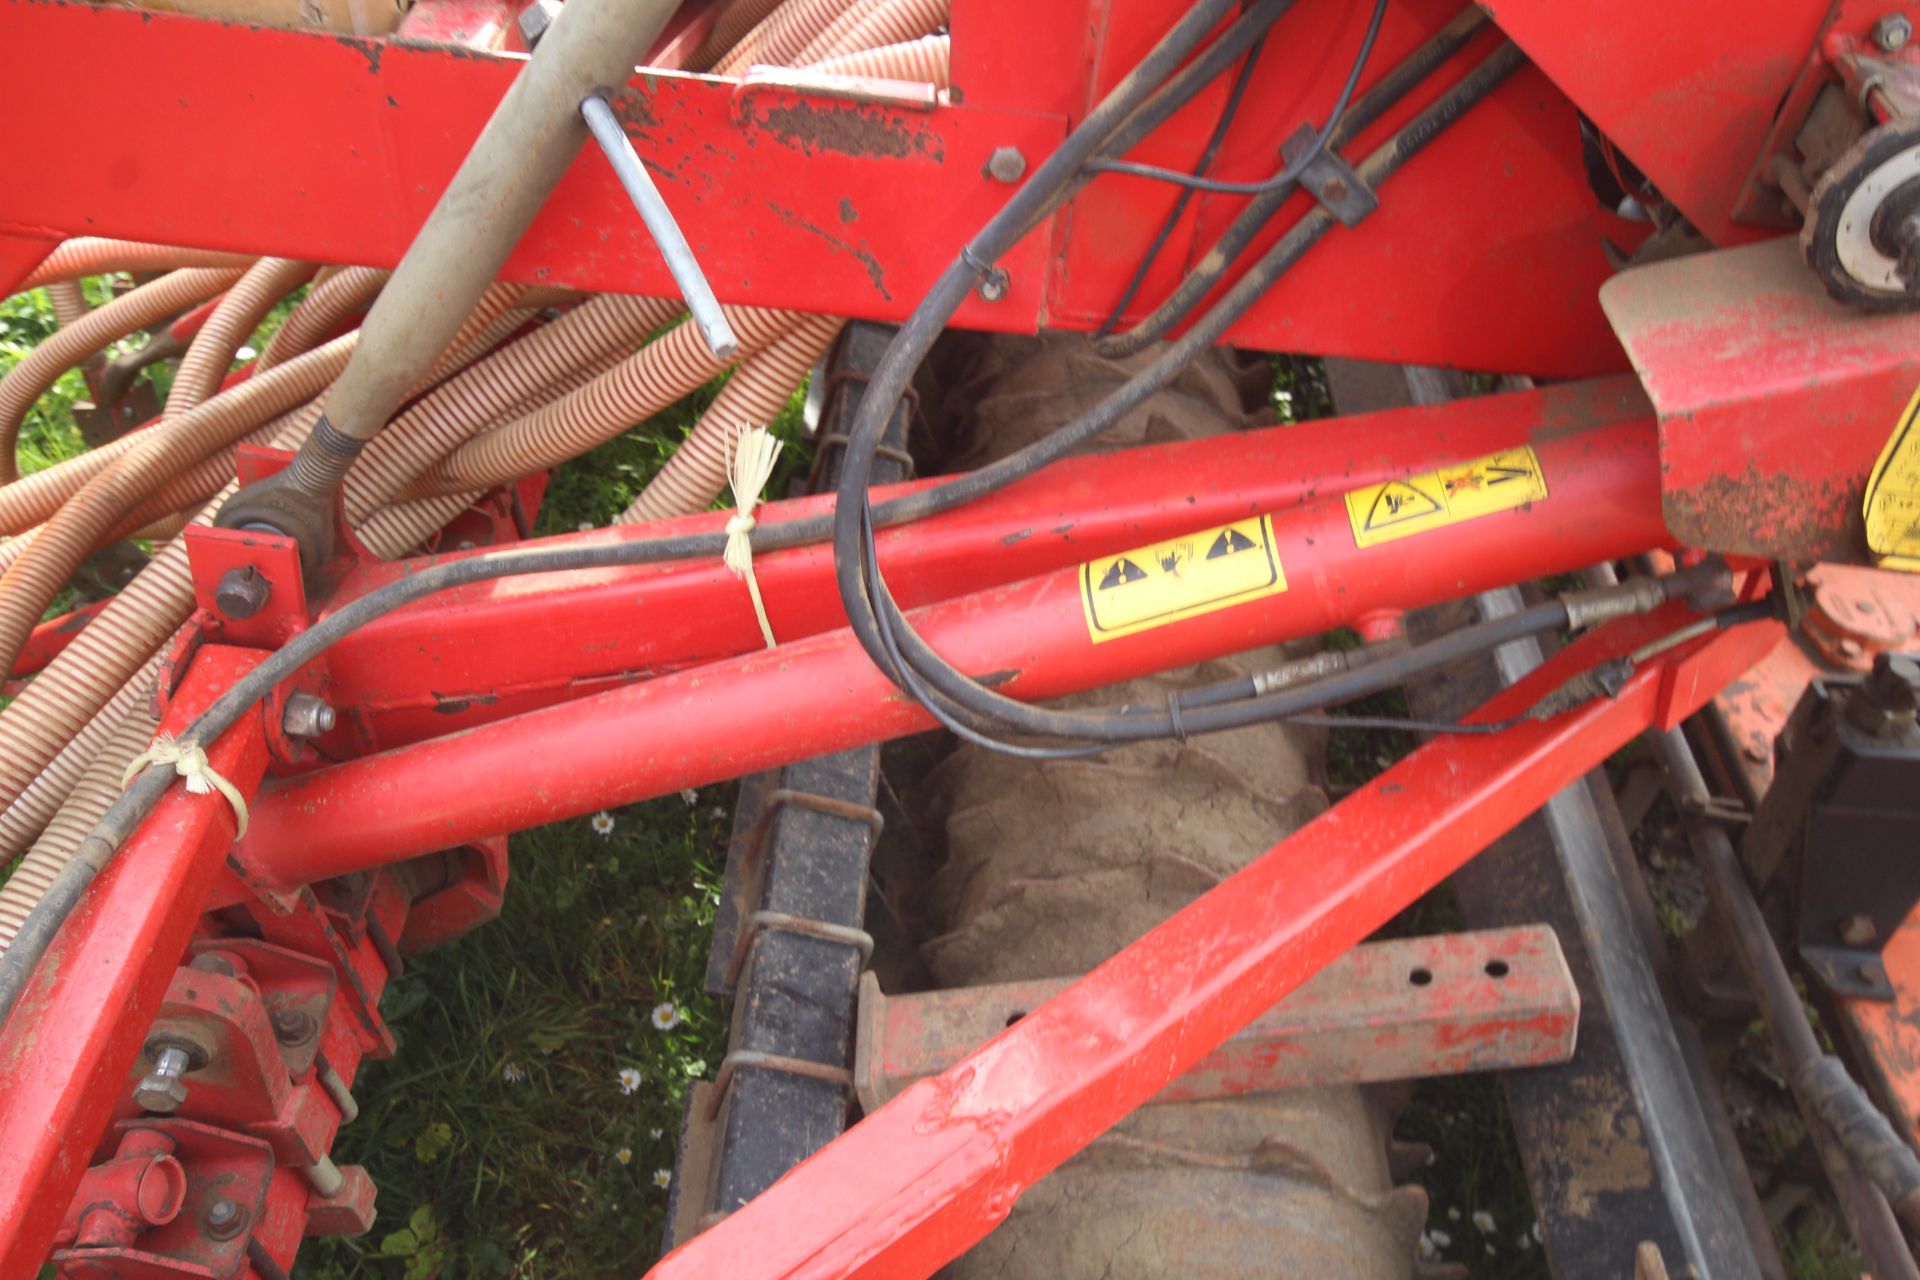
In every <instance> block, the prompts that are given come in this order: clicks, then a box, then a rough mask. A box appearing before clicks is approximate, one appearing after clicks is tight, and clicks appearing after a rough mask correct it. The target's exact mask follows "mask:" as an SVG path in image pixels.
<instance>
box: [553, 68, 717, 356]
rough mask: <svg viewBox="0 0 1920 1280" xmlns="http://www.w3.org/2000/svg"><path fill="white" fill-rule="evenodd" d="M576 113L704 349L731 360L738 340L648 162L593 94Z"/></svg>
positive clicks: (604, 103)
mask: <svg viewBox="0 0 1920 1280" xmlns="http://www.w3.org/2000/svg"><path fill="white" fill-rule="evenodd" d="M580 114H581V116H583V117H584V118H585V119H586V122H587V128H589V129H591V130H592V131H593V136H594V140H595V141H597V142H598V143H599V144H600V149H601V150H602V151H604V152H606V154H607V163H608V164H610V165H612V166H613V172H614V176H616V177H618V178H619V179H620V185H621V186H623V187H625V188H626V189H627V198H628V199H630V200H632V201H633V207H634V208H635V209H637V210H638V211H639V213H640V221H642V222H644V223H646V225H647V231H648V232H649V233H650V234H651V235H652V236H653V242H654V243H655V244H657V245H659V246H660V256H661V257H663V258H665V259H666V260H667V270H668V271H669V272H671V273H672V274H673V282H674V283H675V284H677V285H679V286H680V296H681V297H683V298H685V299H686V300H687V309H688V310H689V311H691V312H693V322H694V323H695V324H697V325H699V326H700V336H701V337H703V338H705V339H706V340H707V348H708V349H709V350H710V351H712V352H713V354H714V355H715V356H716V357H718V358H719V359H721V360H731V359H733V358H734V357H735V356H737V355H739V354H740V341H739V339H737V338H735V337H734V336H733V328H732V326H731V325H729V324H728V323H727V317H726V315H725V313H723V312H722V311H721V310H720V300H719V299H718V298H715V297H714V296H713V289H712V288H711V287H710V286H709V285H708V284H707V277H706V275H705V274H704V273H703V272H702V271H701V270H700V264H699V262H697V261H696V260H695V259H694V256H693V249H692V248H691V247H690V246H689V245H688V244H687V238H686V237H685V236H684V235H682V234H680V224H679V223H677V222H675V221H674V220H673V212H672V210H670V209H668V208H667V202H666V201H665V200H662V199H661V198H660V190H659V188H657V187H655V186H654V185H653V178H652V176H651V175H650V174H648V173H647V166H646V165H644V164H641V163H640V156H639V153H637V152H636V151H634V149H633V143H632V141H630V140H629V139H628V137H627V131H626V130H625V129H622V128H621V127H620V122H619V121H618V120H617V119H615V118H614V114H613V108H612V107H610V106H608V105H607V100H606V99H605V98H604V97H602V96H600V95H599V94H597V93H595V94H590V95H588V96H587V98H586V100H585V101H583V102H581V104H580Z"/></svg>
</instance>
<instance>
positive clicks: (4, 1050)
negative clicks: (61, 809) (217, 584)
mask: <svg viewBox="0 0 1920 1280" xmlns="http://www.w3.org/2000/svg"><path fill="white" fill-rule="evenodd" d="M264 656H265V655H264V654H261V653H258V652H256V651H253V650H249V649H230V648H221V647H208V648H204V649H202V650H201V651H200V653H199V655H198V656H197V657H196V658H195V660H194V663H193V665H192V667H191V668H189V670H188V672H187V674H186V678H185V680H184V681H183V683H182V684H181V686H180V689H179V690H178V692H176V693H175V694H174V697H173V700H172V703H171V705H170V706H169V707H168V709H167V715H166V719H165V721H164V722H163V726H162V727H163V728H164V729H165V730H167V731H168V732H174V733H177V732H179V731H180V730H182V729H184V728H185V727H186V725H187V723H188V722H189V721H191V720H192V719H193V717H194V716H196V715H198V714H199V713H200V712H201V711H203V710H205V709H206V707H207V705H208V704H209V703H211V702H212V701H213V699H214V698H216V697H217V696H219V695H220V694H221V693H222V692H224V691H225V690H226V689H227V688H228V687H229V686H231V685H232V684H233V683H234V682H235V681H236V680H238V679H240V678H241V677H242V676H244V675H245V674H246V673H247V672H248V671H251V670H252V669H253V668H254V667H255V666H257V665H258V664H259V663H260V661H261V659H262V658H263V657H264ZM207 756H208V759H209V761H210V762H211V763H212V765H213V767H214V768H215V769H216V770H217V771H219V773H220V774H221V775H222V776H224V777H226V778H227V779H228V780H229V781H231V782H232V783H233V784H234V786H236V787H238V788H239V789H240V792H241V794H242V795H250V794H251V793H252V792H253V790H254V788H255V787H257V786H258V785H259V783H260V778H261V776H262V774H263V773H264V771H265V769H266V763H267V744H266V738H265V737H264V735H262V733H261V732H260V723H259V721H258V720H257V719H253V718H247V719H243V720H242V721H241V722H240V723H239V724H238V725H236V726H235V727H234V728H233V729H231V730H229V731H228V732H227V733H225V734H223V735H222V736H221V737H220V738H219V739H218V740H217V741H216V742H214V743H213V745H212V746H210V747H209V748H208V749H207ZM233 831H234V815H233V810H232V809H231V808H230V807H228V804H227V801H226V800H225V799H224V798H223V797H221V796H220V795H218V794H214V795H206V796H194V795H188V794H187V792H186V789H185V788H184V787H175V788H173V789H172V790H170V791H169V792H168V793H167V794H166V795H165V796H164V797H162V799H161V801H160V803H159V805H158V806H156V807H155V809H154V811H153V814H152V816H150V817H149V818H148V819H147V821H146V822H145V823H144V824H143V825H142V826H141V827H140V830H139V831H138V832H137V833H136V834H135V835H134V837H133V839H131V840H130V841H128V842H127V845H126V847H125V848H123V849H122V850H121V851H120V853H119V855H118V856H116V857H115V858H114V860H113V861H112V862H111V863H110V864H109V865H108V866H107V868H106V870H105V871H103V872H102V873H101V874H100V877H99V879H98V880H97V881H95V883H94V885H93V887H92V888H91V889H90V890H89V891H88V892H87V895H86V897H84V898H83V899H82V900H81V902H80V905H79V906H78V907H77V908H75V910H74V913H73V916H72V917H71V918H70V919H69V920H68V922H67V926H66V928H65V929H64V930H62V931H61V933H60V935H59V937H58V938H56V939H55V941H54V944H53V946H52V948H51V949H50V950H49V951H48V952H47V955H46V958H45V959H44V960H42V961H41V963H40V967H39V968H38V969H37V970H36V971H35V973H34V976H33V978H32V979H31V980H30V982H29V984H28V986H27V988H26V990H25V991H24V992H23V993H22V995H21V997H20V1002H19V1003H18V1004H17V1005H16V1006H15V1007H14V1010H13V1013H12V1016H10V1017H9V1018H8V1019H7V1022H6V1026H5V1027H4V1028H0V1185H4V1186H5V1187H6V1188H7V1194H6V1195H4V1196H0V1276H31V1275H37V1274H38V1273H39V1269H40V1265H41V1264H42V1263H43V1262H45V1261H46V1257H47V1250H48V1248H49V1246H50V1244H51V1242H52V1240H53V1233H54V1230H55V1228H57V1227H58V1226H59V1225H60V1220H61V1218H62V1217H63V1216H64V1215H65V1213H66V1211H67V1206H68V1204H69V1203H70V1202H71V1201H72V1199H73V1193H74V1190H75V1188H76V1187H78V1186H79V1183H80V1178H81V1176H82V1175H83V1174H84V1173H85V1172H86V1169H87V1164H88V1162H89V1161H90V1160H91V1159H92V1158H93V1155H94V1148H95V1145H96V1143H98V1141H99V1139H100V1134H101V1133H102V1131H103V1130H104V1129H105V1127H106V1124H107V1120H108V1118H109V1116H110V1115H111V1113H112V1111H113V1109H114V1107H115V1105H116V1104H117V1103H119V1102H120V1101H121V1100H122V1099H123V1098H124V1097H125V1096H126V1091H127V1090H129V1089H131V1088H132V1087H133V1078H132V1077H131V1076H130V1074H129V1072H130V1071H131V1069H132V1068H133V1065H134V1062H135V1060H136V1058H137V1057H138V1056H139V1053H140V1048H141V1045H142V1044H143V1043H144V1041H145V1040H146V1035H147V1028H148V1025H149V1024H150V1022H151V1021H152V1016H153V1011H154V1010H155V1009H157V1008H158V1007H159V1004H160V1000H161V997H162V996H163V995H164V994H165V993H166V989H167V984H168V983H169V982H170V981H172V979H173V974H174V969H175V967H176V966H177V965H178V964H179V963H180V957H181V956H182V955H183V954H184V953H185V951H186V948H187V941H188V938H189V937H190V936H191V934H192V933H193V929H194V925H195V924H196V922H198V920H199V919H200V914H201V911H202V910H203V904H204V903H205V901H206V897H207V889H208V887H209V886H210V885H211V884H212V883H213V880H214V876H215V873H216V872H217V871H218V870H219V869H220V867H221V865H222V857H223V855H224V854H225V853H226V851H227V848H228V846H229V845H230V844H231V843H232V841H233ZM143 1011H144V1012H143Z"/></svg>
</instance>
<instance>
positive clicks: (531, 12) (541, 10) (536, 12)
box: [520, 0, 559, 50]
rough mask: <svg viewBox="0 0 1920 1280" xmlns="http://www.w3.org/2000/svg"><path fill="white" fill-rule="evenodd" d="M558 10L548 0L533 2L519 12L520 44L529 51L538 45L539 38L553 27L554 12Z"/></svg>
mask: <svg viewBox="0 0 1920 1280" xmlns="http://www.w3.org/2000/svg"><path fill="white" fill-rule="evenodd" d="M558 8H559V6H558V5H556V4H552V3H551V2H550V0H534V2H533V3H532V4H530V5H528V6H527V7H526V8H524V9H522V10H521V11H520V42H521V43H522V44H524V45H526V46H527V48H528V49H529V50H531V49H532V48H533V47H534V46H535V45H537V44H539V43H540V37H541V36H543V35H545V34H546V33H547V28H548V27H550V26H552V25H553V17H554V12H555V10H557V9H558Z"/></svg>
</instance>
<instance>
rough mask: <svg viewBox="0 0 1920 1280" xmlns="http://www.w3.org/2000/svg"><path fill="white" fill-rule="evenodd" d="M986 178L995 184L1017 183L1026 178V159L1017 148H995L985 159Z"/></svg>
mask: <svg viewBox="0 0 1920 1280" xmlns="http://www.w3.org/2000/svg"><path fill="white" fill-rule="evenodd" d="M987 176H988V177H989V178H992V179H993V180H994V181H995V182H1005V183H1009V184H1011V183H1015V182H1018V181H1020V179H1022V178H1024V177H1026V176H1027V158H1026V156H1024V155H1022V154H1021V153H1020V148H1018V147H995V148H994V149H993V154H992V155H990V156H988V157H987Z"/></svg>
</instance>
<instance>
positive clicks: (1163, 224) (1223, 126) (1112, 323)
mask: <svg viewBox="0 0 1920 1280" xmlns="http://www.w3.org/2000/svg"><path fill="white" fill-rule="evenodd" d="M1266 47H1267V38H1266V36H1265V35H1264V34H1263V35H1261V37H1260V38H1259V39H1257V40H1255V41H1254V42H1253V44H1252V45H1251V46H1249V47H1248V49H1247V57H1246V61H1244V62H1242V63H1241V64H1240V70H1239V71H1238V72H1236V73H1235V74H1234V77H1233V87H1232V88H1231V89H1229V90H1227V101H1226V103H1225V105H1223V106H1222V107H1221V108H1220V118H1219V119H1218V120H1216V121H1214V125H1213V132H1212V133H1211V134H1209V135H1208V137H1207V145H1206V146H1205V147H1203V148H1201V151H1200V159H1199V160H1197V161H1195V162H1194V166H1193V173H1194V176H1195V177H1202V176H1204V175H1205V174H1206V172H1207V170H1208V169H1211V168H1212V167H1213V162H1214V160H1215V159H1216V158H1218V156H1219V155H1220V148H1221V146H1223V145H1224V144H1225V143H1226V140H1227V132H1228V131H1229V130H1230V129H1232V128H1233V121H1234V117H1236V116H1238V115H1239V114H1240V100H1241V99H1242V98H1244V97H1246V94H1247V86H1248V85H1249V84H1251V83H1253V69H1254V68H1255V67H1256V66H1258V65H1260V55H1261V53H1262V52H1263V51H1265V49H1266ZM1194 194H1195V193H1194V191H1193V189H1192V188H1191V187H1187V188H1184V189H1182V190H1181V192H1180V194H1179V195H1178V196H1176V197H1175V198H1174V201H1173V208H1171V209H1169V210H1167V216H1166V217H1164V218H1162V219H1161V220H1160V230H1159V231H1157V232H1155V233H1154V237H1153V242H1152V243H1151V244H1149V245H1148V246H1147V251H1146V252H1145V253H1143V254H1142V255H1140V262H1139V265H1138V266H1136V267H1135V268H1134V269H1133V275H1132V276H1131V277H1130V278H1129V279H1128V280H1127V284H1126V287H1125V288H1124V289H1122V290H1121V291H1120V297H1119V298H1118V299H1117V300H1116V301H1115V302H1114V304H1113V309H1112V310H1111V311H1109V312H1108V313H1107V318H1106V319H1105V320H1103V321H1101V323H1100V327H1099V328H1098V329H1096V330H1095V331H1094V335H1093V336H1094V337H1096V338H1104V337H1106V336H1107V335H1108V334H1109V333H1112V332H1113V330H1114V328H1115V327H1116V326H1117V325H1118V324H1119V323H1120V317H1121V316H1122V315H1124V314H1125V313H1126V310H1127V308H1128V307H1130V306H1132V305H1133V299H1134V295H1135V294H1137V293H1139V292H1140V286H1141V285H1142V284H1144V283H1145V282H1146V279H1147V273H1148V272H1149V271H1151V270H1153V264H1154V263H1155V262H1158V261H1159V260H1160V251H1161V250H1162V249H1165V248H1166V247H1167V241H1169V240H1171V239H1172V238H1173V233H1174V230H1175V229H1176V228H1177V227H1179V225H1180V218H1181V216H1182V215H1183V214H1185V213H1186V211H1187V206H1188V205H1189V204H1192V203H1193V197H1194Z"/></svg>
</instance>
